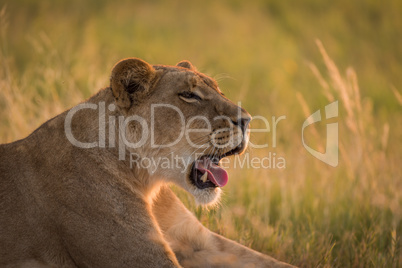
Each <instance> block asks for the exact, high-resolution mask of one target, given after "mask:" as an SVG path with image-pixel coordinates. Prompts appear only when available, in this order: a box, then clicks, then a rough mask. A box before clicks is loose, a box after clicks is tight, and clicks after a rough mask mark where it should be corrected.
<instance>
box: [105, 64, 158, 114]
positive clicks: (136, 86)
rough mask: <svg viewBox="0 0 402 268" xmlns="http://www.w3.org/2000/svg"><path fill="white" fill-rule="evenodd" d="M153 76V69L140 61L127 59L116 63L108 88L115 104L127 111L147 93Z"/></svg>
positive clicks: (154, 73)
mask: <svg viewBox="0 0 402 268" xmlns="http://www.w3.org/2000/svg"><path fill="white" fill-rule="evenodd" d="M155 75H156V72H155V69H154V68H153V67H152V66H151V65H150V64H148V63H146V62H145V61H143V60H141V59H137V58H128V59H124V60H121V61H119V62H118V63H116V65H115V66H114V67H113V69H112V74H111V76H110V87H111V88H112V91H113V95H114V97H115V100H116V104H117V105H118V106H119V107H121V108H123V109H129V108H130V107H131V106H132V105H133V103H134V102H135V101H138V100H139V98H140V97H141V96H144V95H146V94H147V93H148V91H149V90H150V87H151V84H152V81H153V79H154V78H155Z"/></svg>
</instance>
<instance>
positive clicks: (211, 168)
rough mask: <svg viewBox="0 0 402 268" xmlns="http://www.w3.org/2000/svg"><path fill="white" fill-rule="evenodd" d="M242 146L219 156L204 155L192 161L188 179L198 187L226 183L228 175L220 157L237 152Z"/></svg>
mask: <svg viewBox="0 0 402 268" xmlns="http://www.w3.org/2000/svg"><path fill="white" fill-rule="evenodd" d="M242 147H243V146H238V147H236V148H235V149H233V150H231V151H229V152H226V153H224V154H222V155H221V156H215V157H210V156H207V155H204V156H202V157H200V158H199V159H197V160H196V161H194V163H193V166H192V168H191V172H190V181H191V182H192V183H193V184H194V185H195V186H196V187H197V188H199V189H206V188H211V187H223V186H225V185H226V184H227V183H228V180H229V176H228V173H227V172H226V170H224V169H223V168H222V167H221V166H220V165H219V162H220V160H221V159H222V158H224V157H227V156H230V155H234V154H237V153H239V152H241V151H242V149H243V148H242Z"/></svg>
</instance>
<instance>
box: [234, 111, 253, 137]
mask: <svg viewBox="0 0 402 268" xmlns="http://www.w3.org/2000/svg"><path fill="white" fill-rule="evenodd" d="M250 121H251V116H249V115H247V116H246V117H241V118H239V119H238V120H232V122H233V124H234V125H236V126H239V127H240V128H241V130H242V131H243V133H244V132H246V130H247V128H248V125H249V123H250Z"/></svg>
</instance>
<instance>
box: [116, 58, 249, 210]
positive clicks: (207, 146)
mask: <svg viewBox="0 0 402 268" xmlns="http://www.w3.org/2000/svg"><path fill="white" fill-rule="evenodd" d="M111 89H112V91H113V95H114V98H115V104H116V106H117V110H118V111H119V113H121V114H123V115H124V117H125V118H126V119H127V118H131V119H132V120H128V121H130V123H129V124H128V125H127V128H126V129H125V141H126V144H125V146H126V149H127V151H128V152H130V154H131V155H132V156H134V158H132V161H136V164H137V165H138V164H139V163H142V164H143V167H142V168H144V166H145V168H146V169H147V173H148V174H149V177H150V178H152V179H153V180H154V181H168V182H173V183H175V184H177V185H179V186H181V187H182V188H184V189H185V190H186V191H188V192H189V193H191V194H192V195H193V196H194V197H195V199H196V201H197V202H199V203H202V204H208V203H213V202H214V201H216V200H218V199H219V196H220V193H221V189H220V188H221V187H223V186H225V184H226V183H227V182H228V174H227V172H226V171H225V170H224V169H223V168H221V167H220V165H219V162H220V160H221V159H222V158H223V157H227V156H230V155H233V154H238V153H241V152H243V151H244V150H245V148H246V146H247V143H248V131H247V130H248V124H249V122H250V120H251V117H250V115H249V114H248V113H247V112H246V111H245V110H244V109H242V108H241V107H239V106H237V105H235V104H234V103H232V102H231V101H230V100H229V99H227V98H226V97H225V96H224V95H223V93H222V92H221V91H220V89H219V87H218V84H217V82H216V81H215V80H214V79H212V78H210V77H208V76H206V75H204V74H202V73H200V72H198V71H197V70H196V69H195V68H194V67H193V66H192V64H191V63H190V62H188V61H182V62H180V63H178V64H177V66H165V65H150V64H148V63H146V62H145V61H143V60H140V59H136V58H129V59H124V60H122V61H120V62H118V63H117V64H116V65H115V66H114V68H113V70H112V74H111ZM134 145H135V146H134ZM145 159H146V160H147V161H145Z"/></svg>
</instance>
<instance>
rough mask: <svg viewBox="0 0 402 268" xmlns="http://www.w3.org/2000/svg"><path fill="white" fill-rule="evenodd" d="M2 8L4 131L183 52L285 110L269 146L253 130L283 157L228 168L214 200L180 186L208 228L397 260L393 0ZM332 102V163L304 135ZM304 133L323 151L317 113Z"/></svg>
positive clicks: (231, 88)
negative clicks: (115, 73)
mask: <svg viewBox="0 0 402 268" xmlns="http://www.w3.org/2000/svg"><path fill="white" fill-rule="evenodd" d="M0 8H2V11H1V16H0V38H1V40H0V64H1V68H0V142H11V141H13V140H16V139H19V138H23V137H25V136H27V135H28V134H29V133H30V132H32V131H33V130H34V129H35V128H37V127H38V126H39V125H40V124H41V123H43V122H44V121H45V120H47V119H49V118H50V117H52V116H55V115H57V114H58V113H60V112H62V111H63V110H65V109H67V108H69V107H71V106H73V105H75V104H77V103H78V102H79V101H81V100H83V99H85V98H87V97H89V96H90V95H91V94H93V93H95V92H96V91H97V90H98V89H100V88H101V87H104V86H107V85H108V75H109V72H110V69H111V67H112V66H113V64H114V63H115V62H116V61H117V60H119V59H121V58H124V57H128V56H136V57H140V58H143V59H145V60H147V61H148V62H151V63H164V64H175V63H177V62H178V61H180V60H182V59H188V60H191V61H192V62H193V64H194V65H196V66H197V67H198V68H199V70H201V71H203V72H206V73H208V74H210V75H212V76H214V77H215V78H216V79H217V80H219V83H220V85H221V88H222V89H223V90H224V92H225V94H226V95H227V96H228V97H229V98H231V99H233V100H234V101H240V100H241V101H242V104H243V106H244V107H245V108H246V109H247V110H248V111H250V113H251V114H252V115H262V116H265V117H267V118H271V117H272V116H276V118H278V117H279V116H281V115H285V116H286V119H285V120H283V121H281V122H280V123H278V132H277V136H276V141H277V144H276V147H273V146H272V145H273V144H272V138H273V137H272V133H254V134H253V136H252V141H254V142H256V143H257V142H261V143H262V142H264V143H265V142H266V141H268V143H269V147H268V148H265V149H254V150H249V151H248V152H249V154H250V155H251V156H256V157H264V156H267V155H268V154H269V152H271V153H276V155H277V156H278V157H283V158H284V159H285V160H286V168H284V169H279V168H271V169H252V168H243V169H241V170H240V169H238V168H237V169H235V168H234V167H231V168H229V173H230V182H229V184H228V185H227V186H225V195H224V197H223V200H222V206H221V207H219V208H216V209H212V210H206V209H203V208H200V207H196V206H195V205H194V202H193V200H192V198H191V197H190V196H188V195H187V194H186V193H184V192H183V191H181V190H180V189H176V191H177V192H178V194H179V196H180V197H181V199H182V200H183V202H184V203H185V204H186V205H187V207H189V208H190V209H191V210H192V211H194V213H195V214H196V215H197V217H198V218H199V219H200V220H201V221H202V222H203V223H204V224H205V225H206V226H207V227H208V228H210V229H212V230H214V231H216V232H218V233H221V234H223V235H225V236H227V237H229V238H231V239H234V240H236V241H240V242H241V243H243V244H245V245H247V246H250V247H252V248H254V249H256V250H258V251H261V252H264V253H266V254H269V255H271V256H273V257H276V258H279V259H281V260H284V261H287V262H291V263H293V264H295V265H298V266H301V267H400V266H402V257H401V255H402V221H401V217H402V196H401V193H402V172H401V168H400V163H401V161H402V157H401V153H400V152H401V151H402V143H401V142H402V139H401V137H402V126H401V124H400V122H401V116H402V109H401V105H402V103H401V99H402V98H401V93H400V92H401V91H400V90H401V85H402V77H401V76H400V74H401V73H402V65H401V64H400V63H401V62H402V49H401V48H400V45H399V44H400V43H401V41H402V40H401V38H402V34H401V32H400V31H401V30H400V29H402V20H401V17H400V15H399V14H400V12H401V10H402V5H401V4H400V3H399V2H397V1H386V2H384V3H382V2H381V3H379V2H378V3H377V2H375V1H354V2H350V1H346V0H340V1H336V2H334V3H326V2H324V1H317V0H308V1H303V3H301V2H300V3H299V2H297V3H292V4H289V3H287V2H285V1H269V2H267V3H266V2H265V1H247V4H245V2H241V1H220V2H217V1H202V2H201V1H185V2H184V1H171V2H164V1H158V0H155V1H148V2H140V1H123V2H121V3H120V4H116V3H115V2H112V1H107V0H102V1H95V0H92V1H85V3H83V2H82V1H78V0H71V1H64V0H62V1H57V2H54V1H47V0H42V1H29V0H19V1H4V0H0ZM316 38H319V39H320V40H321V41H322V43H321V42H320V41H315V40H316ZM324 47H325V49H326V50H327V51H326V50H325V49H324ZM329 55H330V56H329ZM331 58H332V59H331ZM333 59H335V60H333ZM335 62H336V63H335ZM349 65H351V66H353V67H354V68H350V67H348V66H349ZM355 70H356V71H355ZM333 100H338V101H339V108H340V111H339V118H338V124H339V137H340V144H339V145H340V150H339V153H340V159H339V165H338V167H336V168H332V167H330V166H327V165H325V164H324V163H322V162H320V161H318V160H317V159H315V158H314V157H312V156H311V155H309V154H308V153H307V151H306V150H305V149H304V148H303V145H302V143H301V126H302V124H303V121H304V120H305V119H306V118H307V116H308V115H310V114H311V113H312V112H314V111H316V110H318V109H320V108H321V109H322V108H323V107H324V106H325V105H326V104H328V103H330V102H332V101H333ZM260 123H261V122H258V121H256V122H253V127H255V128H257V127H261V125H260ZM305 135H306V137H307V143H308V144H309V146H311V147H313V148H321V149H322V148H324V146H325V145H324V137H325V135H326V132H325V125H324V123H322V124H321V123H318V124H316V125H315V127H313V126H312V127H309V128H308V129H306V134H305Z"/></svg>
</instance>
